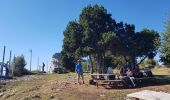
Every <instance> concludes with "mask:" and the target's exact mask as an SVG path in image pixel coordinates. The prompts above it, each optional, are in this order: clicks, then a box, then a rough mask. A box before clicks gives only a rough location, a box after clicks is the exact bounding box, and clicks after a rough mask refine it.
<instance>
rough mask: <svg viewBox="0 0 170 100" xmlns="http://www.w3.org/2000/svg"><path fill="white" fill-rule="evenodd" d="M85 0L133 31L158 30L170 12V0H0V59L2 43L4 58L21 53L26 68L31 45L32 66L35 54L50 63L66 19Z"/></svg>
mask: <svg viewBox="0 0 170 100" xmlns="http://www.w3.org/2000/svg"><path fill="white" fill-rule="evenodd" d="M89 4H92V5H94V4H101V5H103V6H104V7H105V8H106V9H107V10H108V12H109V13H111V14H112V17H113V18H114V19H115V20H116V21H117V22H119V21H123V22H126V23H130V24H134V25H135V26H136V31H140V30H141V29H143V28H149V29H154V30H156V31H158V32H160V33H162V32H163V31H164V30H165V28H164V27H165V24H164V22H165V20H166V19H167V17H168V14H170V6H169V4H170V0H140V1H139V0H0V61H1V59H2V52H3V46H4V45H5V46H6V47H7V48H6V61H7V60H8V59H9V51H10V50H12V56H14V54H15V55H16V56H17V55H21V54H24V56H25V58H26V61H27V63H28V64H27V66H26V67H27V68H29V67H28V66H29V58H30V53H29V50H30V49H32V50H33V64H32V66H33V69H36V67H37V59H38V57H39V58H40V62H39V63H40V65H41V64H42V62H45V63H47V61H48V63H50V62H51V56H52V54H54V53H55V52H60V51H61V49H62V40H63V31H64V30H65V28H66V26H67V23H68V22H69V21H71V20H76V19H78V17H79V15H80V13H81V10H82V9H83V8H84V7H85V6H87V5H89ZM49 65H50V64H49Z"/></svg>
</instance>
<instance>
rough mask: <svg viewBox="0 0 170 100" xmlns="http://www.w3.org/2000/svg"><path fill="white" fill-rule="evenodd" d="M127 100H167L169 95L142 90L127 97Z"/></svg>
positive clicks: (169, 97)
mask: <svg viewBox="0 0 170 100" xmlns="http://www.w3.org/2000/svg"><path fill="white" fill-rule="evenodd" d="M127 97H128V98H135V99H136V100H169V99H170V94H169V93H165V92H156V91H151V90H143V91H140V92H135V93H131V94H128V95H127Z"/></svg>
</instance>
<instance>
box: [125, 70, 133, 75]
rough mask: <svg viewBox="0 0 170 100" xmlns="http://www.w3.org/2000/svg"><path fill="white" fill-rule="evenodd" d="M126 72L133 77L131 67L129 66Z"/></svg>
mask: <svg viewBox="0 0 170 100" xmlns="http://www.w3.org/2000/svg"><path fill="white" fill-rule="evenodd" d="M126 74H127V76H128V77H132V76H133V73H132V71H131V69H130V68H127V71H126Z"/></svg>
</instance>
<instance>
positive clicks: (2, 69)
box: [1, 46, 6, 76]
mask: <svg viewBox="0 0 170 100" xmlns="http://www.w3.org/2000/svg"><path fill="white" fill-rule="evenodd" d="M5 48H6V46H4V51H3V59H2V63H3V64H4V60H5ZM2 74H3V66H1V76H2Z"/></svg>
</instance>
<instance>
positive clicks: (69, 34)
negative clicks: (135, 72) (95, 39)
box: [61, 21, 83, 71]
mask: <svg viewBox="0 0 170 100" xmlns="http://www.w3.org/2000/svg"><path fill="white" fill-rule="evenodd" d="M82 31H83V30H82V27H81V25H80V24H79V23H77V22H76V21H71V22H69V23H68V25H67V27H66V29H65V31H64V33H63V34H64V40H63V48H62V53H61V54H62V55H61V59H62V65H63V67H66V68H68V69H71V71H74V60H77V59H80V58H81V52H82ZM69 67H70V68H69Z"/></svg>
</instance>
